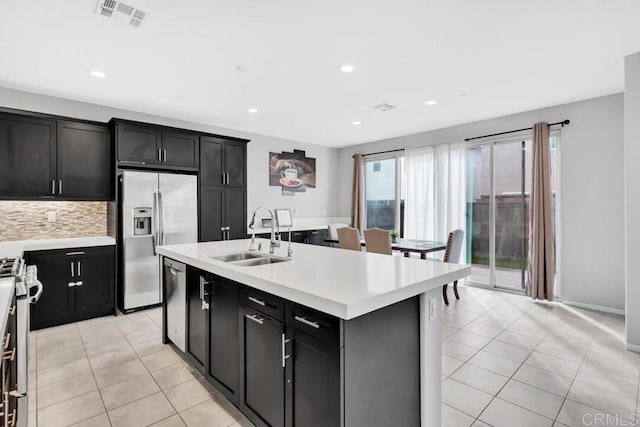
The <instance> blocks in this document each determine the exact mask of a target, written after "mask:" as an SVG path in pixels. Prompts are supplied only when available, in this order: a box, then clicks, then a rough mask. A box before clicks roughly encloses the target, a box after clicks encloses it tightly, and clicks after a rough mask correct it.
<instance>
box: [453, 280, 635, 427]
mask: <svg viewBox="0 0 640 427" xmlns="http://www.w3.org/2000/svg"><path fill="white" fill-rule="evenodd" d="M449 293H450V302H451V305H450V306H448V307H444V310H443V311H444V313H443V316H442V322H443V326H442V332H443V337H442V340H443V341H442V344H443V347H442V374H443V375H442V419H443V422H442V424H443V426H470V425H473V426H484V425H491V426H495V427H502V426H505V427H513V426H523V427H526V426H536V427H537V426H565V425H566V426H583V425H607V426H623V425H625V426H626V425H638V421H639V420H640V418H639V417H638V416H637V411H638V384H639V378H640V354H636V353H633V352H630V351H626V350H625V348H624V341H623V336H624V317H623V316H618V315H613V314H605V313H600V312H594V311H590V310H584V309H578V308H574V307H569V306H565V305H563V304H557V303H554V304H545V303H535V302H533V301H532V300H531V299H530V298H527V297H525V296H521V295H515V294H510V293H504V292H496V291H492V290H486V289H480V288H472V287H461V288H460V300H459V301H456V300H455V299H453V298H452V295H451V294H452V292H451V290H449Z"/></svg>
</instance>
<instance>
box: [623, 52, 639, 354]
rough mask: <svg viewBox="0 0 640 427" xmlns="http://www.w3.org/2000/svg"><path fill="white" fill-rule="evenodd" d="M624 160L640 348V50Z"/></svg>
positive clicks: (627, 103) (630, 68)
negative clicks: (639, 263) (639, 261)
mask: <svg viewBox="0 0 640 427" xmlns="http://www.w3.org/2000/svg"><path fill="white" fill-rule="evenodd" d="M624 90H625V92H624V119H625V120H624V123H625V125H624V159H625V213H626V215H625V221H626V231H627V233H626V263H625V273H626V274H625V280H626V290H627V319H626V338H627V344H628V345H629V347H630V348H633V349H634V350H640V283H639V282H638V279H637V276H638V272H637V271H636V267H637V266H638V260H640V222H638V219H639V217H640V215H639V213H640V189H639V188H640V166H639V163H640V52H638V53H636V54H634V55H629V56H627V57H626V58H625V89H624Z"/></svg>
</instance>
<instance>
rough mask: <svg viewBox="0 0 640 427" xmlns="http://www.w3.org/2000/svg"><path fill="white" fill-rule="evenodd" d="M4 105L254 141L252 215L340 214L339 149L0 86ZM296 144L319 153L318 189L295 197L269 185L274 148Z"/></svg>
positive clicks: (249, 153)
mask: <svg viewBox="0 0 640 427" xmlns="http://www.w3.org/2000/svg"><path fill="white" fill-rule="evenodd" d="M0 107H7V108H17V109H21V110H29V111H35V112H40V113H48V114H56V115H61V116H68V117H73V118H79V119H85V120H95V121H101V122H107V121H108V120H110V119H111V118H113V117H117V118H121V119H129V120H138V121H142V122H147V123H156V124H161V125H166V126H175V127H178V128H184V129H193V130H197V131H202V132H210V133H216V134H219V135H225V136H235V137H239V138H246V139H250V140H251V142H250V143H249V144H248V146H247V181H248V182H247V204H248V212H249V214H251V212H252V211H253V209H255V208H256V207H258V206H261V205H266V206H270V207H273V208H290V209H292V210H297V213H298V216H299V217H324V216H336V214H337V203H336V192H335V189H336V186H337V183H338V162H337V159H338V150H336V149H334V148H328V147H322V146H318V145H312V144H305V143H302V142H297V141H291V140H287V139H282V138H276V137H271V136H267V135H259V134H254V133H248V132H242V131H237V130H232V129H225V128H220V127H215V126H209V125H204V124H199V123H192V122H185V121H181V120H176V119H170V118H166V117H160V116H153V115H149V114H145V113H140V112H135V111H128V110H121V109H117V108H111V107H107V106H103V105H96V104H88V103H84V102H77V101H72V100H68V99H63V98H56V97H51V96H45V95H39V94H34V93H30V92H22V91H16V90H12V89H6V88H2V87H0ZM294 148H295V149H298V150H305V151H306V152H307V157H315V158H316V159H317V161H316V168H317V170H316V188H315V189H307V191H306V192H305V193H296V195H295V196H282V194H281V193H282V191H281V188H280V187H270V186H269V152H270V151H274V152H280V151H292V150H293V149H294Z"/></svg>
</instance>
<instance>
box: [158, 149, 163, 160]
mask: <svg viewBox="0 0 640 427" xmlns="http://www.w3.org/2000/svg"><path fill="white" fill-rule="evenodd" d="M158 161H159V162H161V161H162V150H161V149H159V148H158Z"/></svg>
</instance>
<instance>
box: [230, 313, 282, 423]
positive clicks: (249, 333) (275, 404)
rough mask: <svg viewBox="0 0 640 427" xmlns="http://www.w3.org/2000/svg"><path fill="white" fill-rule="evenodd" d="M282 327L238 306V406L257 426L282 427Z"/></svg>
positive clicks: (280, 324)
mask: <svg viewBox="0 0 640 427" xmlns="http://www.w3.org/2000/svg"><path fill="white" fill-rule="evenodd" d="M284 340H285V337H284V324H283V323H282V322H281V321H279V320H276V319H274V318H272V317H270V316H267V315H264V314H261V313H260V312H258V311H256V310H253V309H250V308H248V307H245V306H240V360H241V369H240V378H241V384H242V388H241V394H240V396H241V402H240V406H241V407H242V408H244V410H245V415H247V416H248V418H249V419H250V420H251V421H252V422H253V423H254V424H256V425H257V426H272V427H284V425H285V422H284V420H285V404H284V403H285V393H284V391H285V375H284V363H285V359H284V357H285V355H284Z"/></svg>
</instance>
